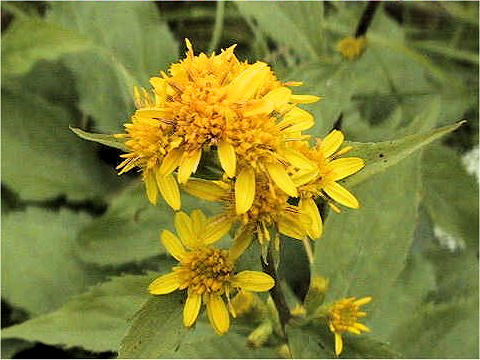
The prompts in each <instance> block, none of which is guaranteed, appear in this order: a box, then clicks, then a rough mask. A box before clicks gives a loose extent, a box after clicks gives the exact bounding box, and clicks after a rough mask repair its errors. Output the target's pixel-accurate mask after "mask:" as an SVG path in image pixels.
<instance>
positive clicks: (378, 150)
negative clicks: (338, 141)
mask: <svg viewBox="0 0 480 360" xmlns="http://www.w3.org/2000/svg"><path fill="white" fill-rule="evenodd" d="M463 123H464V122H463V121H462V122H459V123H456V124H453V125H449V126H444V127H441V128H438V129H434V130H431V131H427V132H422V133H419V134H413V135H409V136H405V137H403V138H401V139H397V140H390V141H382V142H378V143H355V142H347V143H346V144H348V145H351V146H353V150H352V151H351V152H349V153H348V156H358V157H360V158H362V159H364V160H365V163H366V166H365V168H364V169H363V170H361V171H360V172H359V173H357V174H355V176H352V177H350V178H348V179H346V180H345V181H343V183H344V184H345V185H347V186H353V185H356V184H359V183H361V182H363V181H365V180H366V179H368V178H370V177H371V176H372V175H375V174H378V173H380V172H383V171H385V170H386V169H387V168H389V167H391V166H393V165H395V164H397V163H398V162H399V161H401V160H403V159H405V158H406V157H408V156H410V155H411V154H413V153H414V152H416V151H417V150H419V149H421V148H422V147H424V146H425V145H428V144H430V143H431V142H432V141H435V140H437V139H439V138H441V137H442V136H444V135H446V134H448V133H450V132H452V131H455V130H456V129H458V127H460V126H461V125H462V124H463Z"/></svg>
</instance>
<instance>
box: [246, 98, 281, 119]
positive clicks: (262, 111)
mask: <svg viewBox="0 0 480 360" xmlns="http://www.w3.org/2000/svg"><path fill="white" fill-rule="evenodd" d="M273 105H274V104H273V102H271V101H268V100H265V98H263V99H260V100H250V101H249V102H248V104H247V105H246V106H245V107H244V109H243V116H244V117H249V116H258V115H267V114H270V113H271V112H272V111H273V110H274V106H273Z"/></svg>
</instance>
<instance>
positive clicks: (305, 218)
mask: <svg viewBox="0 0 480 360" xmlns="http://www.w3.org/2000/svg"><path fill="white" fill-rule="evenodd" d="M255 183H256V185H255V187H256V192H255V193H254V194H253V199H246V197H247V195H246V194H245V195H244V197H243V198H241V199H237V200H236V199H235V198H236V190H237V187H238V179H236V181H235V182H233V181H231V180H227V181H207V180H201V179H194V178H192V179H190V180H189V181H188V182H187V183H186V184H185V185H184V186H183V189H184V190H185V191H186V192H188V193H190V194H191V195H194V196H197V197H199V198H201V199H205V200H209V201H220V202H223V204H224V212H223V214H222V215H220V216H219V219H222V221H224V222H225V223H230V224H233V223H240V224H241V227H240V230H239V232H240V233H241V232H243V231H246V232H249V233H250V235H251V234H252V233H255V234H256V236H257V239H258V241H259V242H260V243H261V244H263V243H266V242H268V241H270V240H271V236H270V231H269V229H270V228H272V227H275V228H276V229H277V230H278V232H279V233H281V234H284V235H287V236H289V237H292V238H295V239H299V240H303V239H304V238H305V237H306V236H307V229H308V228H309V227H310V217H309V215H308V214H304V213H303V212H302V210H301V209H300V208H299V207H298V206H295V205H291V204H289V203H288V198H289V196H288V195H287V194H285V193H284V192H283V191H282V190H280V189H279V188H278V186H276V184H274V183H271V182H270V181H268V179H267V178H265V177H262V176H257V177H256V181H255ZM243 201H246V202H249V203H251V204H252V205H251V206H250V208H249V210H247V211H246V212H244V213H241V214H238V211H236V209H237V207H238V206H242V202H243ZM219 221H220V220H219Z"/></svg>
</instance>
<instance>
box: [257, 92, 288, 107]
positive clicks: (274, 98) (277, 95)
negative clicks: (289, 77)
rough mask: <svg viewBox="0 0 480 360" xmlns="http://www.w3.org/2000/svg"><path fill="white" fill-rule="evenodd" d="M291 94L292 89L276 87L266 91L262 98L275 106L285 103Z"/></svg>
mask: <svg viewBox="0 0 480 360" xmlns="http://www.w3.org/2000/svg"><path fill="white" fill-rule="evenodd" d="M291 96H292V90H290V89H289V88H286V87H279V88H276V89H274V90H272V91H270V92H269V93H267V94H266V95H265V96H264V97H263V99H264V100H267V101H270V102H272V103H273V106H274V107H275V108H279V107H281V106H284V105H287V104H288V101H289V100H290V98H291Z"/></svg>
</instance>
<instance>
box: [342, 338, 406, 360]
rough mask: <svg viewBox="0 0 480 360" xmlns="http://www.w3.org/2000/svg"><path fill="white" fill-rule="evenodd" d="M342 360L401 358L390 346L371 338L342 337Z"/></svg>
mask: <svg viewBox="0 0 480 360" xmlns="http://www.w3.org/2000/svg"><path fill="white" fill-rule="evenodd" d="M344 337H345V339H344V351H343V352H342V356H341V357H342V358H346V359H352V358H355V359H399V358H402V357H403V356H402V355H401V354H400V353H399V352H397V351H395V350H394V349H392V348H391V347H390V345H388V344H386V343H384V342H381V341H378V340H376V339H374V338H373V337H372V336H368V335H362V336H354V335H353V336H349V335H347V336H344Z"/></svg>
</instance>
